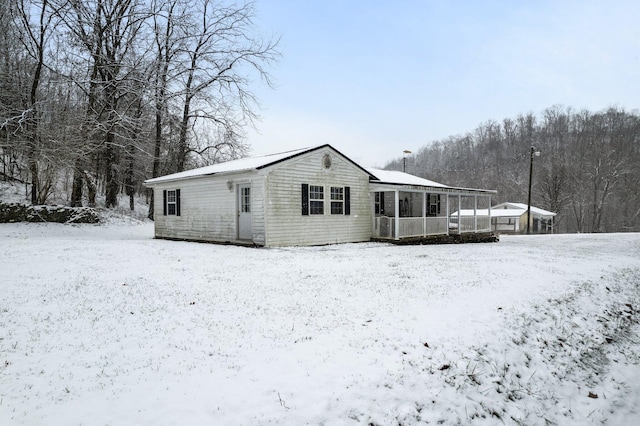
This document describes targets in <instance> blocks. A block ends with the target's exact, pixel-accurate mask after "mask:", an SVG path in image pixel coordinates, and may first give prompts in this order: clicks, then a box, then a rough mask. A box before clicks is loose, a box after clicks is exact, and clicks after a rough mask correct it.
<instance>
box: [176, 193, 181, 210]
mask: <svg viewBox="0 0 640 426" xmlns="http://www.w3.org/2000/svg"><path fill="white" fill-rule="evenodd" d="M176 216H180V190H179V189H176Z"/></svg>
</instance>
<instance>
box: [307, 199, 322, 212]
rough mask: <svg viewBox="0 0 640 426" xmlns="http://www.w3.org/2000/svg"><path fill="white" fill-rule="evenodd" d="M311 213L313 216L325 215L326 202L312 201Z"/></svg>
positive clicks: (310, 203)
mask: <svg viewBox="0 0 640 426" xmlns="http://www.w3.org/2000/svg"><path fill="white" fill-rule="evenodd" d="M309 213H311V214H324V201H310V202H309Z"/></svg>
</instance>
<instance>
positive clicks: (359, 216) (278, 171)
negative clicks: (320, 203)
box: [265, 149, 372, 246]
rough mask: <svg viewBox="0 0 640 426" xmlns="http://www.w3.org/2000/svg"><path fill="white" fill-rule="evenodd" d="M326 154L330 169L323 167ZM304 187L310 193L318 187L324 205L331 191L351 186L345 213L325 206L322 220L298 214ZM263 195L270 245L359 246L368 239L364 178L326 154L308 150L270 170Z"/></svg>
mask: <svg viewBox="0 0 640 426" xmlns="http://www.w3.org/2000/svg"><path fill="white" fill-rule="evenodd" d="M325 154H329V155H330V156H331V158H332V162H331V167H330V168H329V169H325V168H324V166H323V157H324V155H325ZM303 184H308V185H309V188H311V186H314V185H315V186H322V187H323V188H324V190H323V192H324V201H325V203H327V202H329V203H330V202H331V200H330V199H329V198H330V188H332V187H336V188H343V189H344V187H347V186H348V187H350V214H349V215H346V214H341V215H336V214H334V215H332V214H330V213H331V211H330V210H328V209H329V208H330V207H329V206H324V210H325V211H324V214H322V215H311V214H310V215H303V214H301V213H300V204H301V200H303V195H302V185H303ZM266 196H268V202H267V203H266V205H265V208H266V213H267V220H266V223H267V225H266V236H267V237H266V238H267V242H266V244H267V245H269V246H291V245H320V244H332V243H344V242H359V241H369V239H370V238H371V232H372V225H371V223H372V218H371V202H370V194H369V175H368V174H367V173H366V172H364V171H363V170H362V169H360V168H358V167H357V166H356V165H355V164H353V163H351V162H350V161H348V160H346V159H344V158H343V157H342V156H340V155H338V154H336V153H335V151H333V150H331V149H322V150H317V151H313V152H310V153H308V154H304V155H301V156H300V157H297V158H293V159H291V160H289V161H285V162H283V163H282V164H279V165H275V166H273V167H272V168H270V169H269V170H268V172H267V178H266ZM311 199H312V198H311V196H309V201H311ZM343 209H344V206H343Z"/></svg>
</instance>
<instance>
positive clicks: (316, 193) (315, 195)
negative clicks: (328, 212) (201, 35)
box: [309, 185, 324, 200]
mask: <svg viewBox="0 0 640 426" xmlns="http://www.w3.org/2000/svg"><path fill="white" fill-rule="evenodd" d="M309 198H310V199H312V200H323V199H324V187H322V186H314V185H310V186H309Z"/></svg>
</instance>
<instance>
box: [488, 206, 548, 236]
mask: <svg viewBox="0 0 640 426" xmlns="http://www.w3.org/2000/svg"><path fill="white" fill-rule="evenodd" d="M527 211H528V206H527V205H526V204H523V203H509V202H506V203H500V204H496V205H495V206H493V207H491V226H492V229H493V230H494V231H496V232H500V233H514V234H517V233H522V232H527ZM555 217H556V213H554V212H550V211H547V210H544V209H541V208H539V207H534V206H531V218H530V219H529V220H530V224H529V230H530V232H531V233H534V234H553V230H554V227H555Z"/></svg>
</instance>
